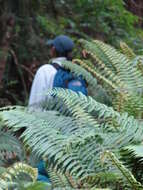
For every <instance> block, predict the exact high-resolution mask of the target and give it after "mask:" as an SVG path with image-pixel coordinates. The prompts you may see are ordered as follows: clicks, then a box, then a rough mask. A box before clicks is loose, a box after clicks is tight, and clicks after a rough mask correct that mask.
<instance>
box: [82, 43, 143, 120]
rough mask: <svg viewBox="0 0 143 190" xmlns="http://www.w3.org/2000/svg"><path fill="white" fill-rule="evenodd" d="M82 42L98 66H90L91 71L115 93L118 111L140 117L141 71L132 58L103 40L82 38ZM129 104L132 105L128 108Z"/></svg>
mask: <svg viewBox="0 0 143 190" xmlns="http://www.w3.org/2000/svg"><path fill="white" fill-rule="evenodd" d="M80 42H81V43H82V45H83V46H84V49H86V51H87V52H88V54H89V55H90V56H91V61H92V62H93V64H95V66H96V68H95V69H94V67H93V66H92V67H90V70H91V72H92V73H95V74H94V76H96V78H97V80H98V82H100V81H101V79H102V83H103V84H104V87H105V88H106V90H107V91H111V95H112V94H113V95H112V98H113V106H114V108H115V109H117V111H120V112H125V111H128V112H129V113H130V114H134V115H135V116H136V117H140V116H139V115H140V113H139V112H142V107H143V106H142V105H143V101H142V99H141V97H140V96H139V93H140V91H141V89H142V88H143V77H142V73H141V71H139V70H138V69H137V67H134V66H133V62H132V60H129V59H128V58H127V57H126V56H125V55H123V54H121V53H119V52H118V51H117V50H115V48H113V47H111V46H109V45H107V44H105V43H103V42H101V41H98V40H95V41H93V42H88V41H86V40H80ZM82 65H83V67H87V66H86V64H82ZM87 69H88V68H87ZM102 83H101V84H102ZM103 84H102V85H103ZM114 91H115V92H116V94H115V93H114ZM119 97H120V99H121V101H118V100H120V99H119ZM138 102H139V103H138ZM129 104H130V105H131V106H130V108H129V109H128V110H127V106H128V105H129ZM124 105H125V106H126V107H125V106H124ZM132 107H135V108H136V111H135V112H134V113H132Z"/></svg>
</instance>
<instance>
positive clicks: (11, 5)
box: [0, 0, 143, 106]
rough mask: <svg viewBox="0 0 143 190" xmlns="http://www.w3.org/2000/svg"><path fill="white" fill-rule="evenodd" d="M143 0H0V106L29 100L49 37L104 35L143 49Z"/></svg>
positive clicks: (113, 42) (107, 39) (108, 39)
mask: <svg viewBox="0 0 143 190" xmlns="http://www.w3.org/2000/svg"><path fill="white" fill-rule="evenodd" d="M142 16H143V1H142V0H76V1H75V0H37V1H35V0H0V26H1V29H0V106H5V105H13V104H20V105H26V104H27V101H28V95H29V91H30V87H31V83H32V80H33V77H34V74H35V72H36V70H37V68H38V67H39V66H40V65H42V64H45V63H48V60H49V51H48V48H47V47H46V45H45V41H46V40H47V39H50V38H53V37H55V36H56V35H59V34H66V35H69V36H70V37H72V39H73V40H74V41H75V43H77V44H76V45H77V47H76V48H75V51H74V57H77V58H78V57H80V56H81V52H80V48H79V44H78V42H77V40H78V39H79V38H84V39H87V40H90V38H92V39H99V40H102V41H104V42H107V43H108V44H111V45H113V46H115V47H116V48H119V43H120V41H124V42H126V43H127V44H128V45H129V46H130V47H132V48H133V49H134V51H135V53H136V54H142V52H143V30H142V28H143V19H142Z"/></svg>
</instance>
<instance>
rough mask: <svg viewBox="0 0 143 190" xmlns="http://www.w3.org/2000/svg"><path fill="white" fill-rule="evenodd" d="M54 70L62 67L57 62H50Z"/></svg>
mask: <svg viewBox="0 0 143 190" xmlns="http://www.w3.org/2000/svg"><path fill="white" fill-rule="evenodd" d="M50 65H52V66H53V67H54V68H55V69H56V70H59V69H63V68H62V67H61V66H60V65H59V64H58V63H50Z"/></svg>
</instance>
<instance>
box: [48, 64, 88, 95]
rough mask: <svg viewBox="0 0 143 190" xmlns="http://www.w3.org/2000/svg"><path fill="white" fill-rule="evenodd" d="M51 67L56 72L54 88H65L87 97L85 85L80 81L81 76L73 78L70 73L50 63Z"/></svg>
mask: <svg viewBox="0 0 143 190" xmlns="http://www.w3.org/2000/svg"><path fill="white" fill-rule="evenodd" d="M51 65H53V67H54V68H55V69H56V70H57V73H56V76H55V78H54V85H53V86H54V87H60V88H67V89H70V90H73V91H75V92H82V93H83V94H84V95H86V96H87V84H86V81H85V80H83V79H82V76H79V77H75V76H74V75H73V74H72V73H71V72H69V71H68V70H66V69H64V68H62V67H61V66H60V65H58V64H57V63H52V64H51Z"/></svg>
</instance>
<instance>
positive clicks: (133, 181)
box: [104, 151, 143, 190]
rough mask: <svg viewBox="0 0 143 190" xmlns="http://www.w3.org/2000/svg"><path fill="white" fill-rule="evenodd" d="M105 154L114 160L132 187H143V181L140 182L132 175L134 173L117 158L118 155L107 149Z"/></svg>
mask: <svg viewBox="0 0 143 190" xmlns="http://www.w3.org/2000/svg"><path fill="white" fill-rule="evenodd" d="M104 156H108V157H109V158H110V159H111V161H112V162H113V164H115V165H116V166H117V167H118V169H119V170H120V171H121V173H122V174H123V175H124V176H125V178H126V179H127V181H128V182H129V184H130V185H131V187H132V188H133V189H135V190H139V189H141V190H142V189H143V186H142V185H141V183H139V182H138V181H137V180H136V179H135V178H134V176H133V175H132V173H131V172H130V171H129V170H128V169H127V168H125V167H124V166H123V164H122V163H121V162H120V161H119V160H118V159H117V158H116V156H115V155H114V154H113V153H112V152H110V151H106V152H105V153H104Z"/></svg>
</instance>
